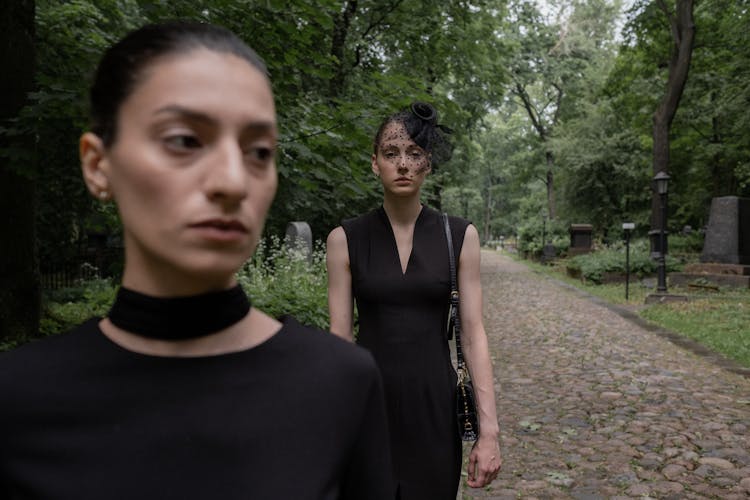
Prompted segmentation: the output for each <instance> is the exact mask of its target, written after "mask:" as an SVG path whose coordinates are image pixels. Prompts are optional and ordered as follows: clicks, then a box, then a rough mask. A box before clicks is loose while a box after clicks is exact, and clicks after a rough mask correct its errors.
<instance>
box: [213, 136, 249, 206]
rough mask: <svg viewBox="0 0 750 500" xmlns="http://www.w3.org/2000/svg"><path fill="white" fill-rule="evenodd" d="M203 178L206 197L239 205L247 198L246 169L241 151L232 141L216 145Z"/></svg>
mask: <svg viewBox="0 0 750 500" xmlns="http://www.w3.org/2000/svg"><path fill="white" fill-rule="evenodd" d="M214 153H215V154H213V155H211V158H207V161H208V162H209V165H208V169H207V171H206V177H205V191H206V196H208V197H209V198H210V199H212V200H217V201H221V202H223V203H228V204H233V203H239V202H240V201H242V200H243V199H245V197H246V196H247V175H248V172H247V169H246V167H245V163H244V159H243V153H242V149H241V148H240V146H239V144H237V143H236V142H234V143H233V141H226V143H221V144H218V145H217V147H216V150H215V152H214Z"/></svg>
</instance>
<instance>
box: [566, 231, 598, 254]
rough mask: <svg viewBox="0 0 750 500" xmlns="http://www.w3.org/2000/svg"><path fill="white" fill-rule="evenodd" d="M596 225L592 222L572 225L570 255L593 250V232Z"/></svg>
mask: <svg viewBox="0 0 750 500" xmlns="http://www.w3.org/2000/svg"><path fill="white" fill-rule="evenodd" d="M593 229H594V226H592V225H591V224H571V225H570V229H569V231H570V248H568V255H570V256H573V255H580V254H583V253H589V252H590V251H591V232H592V231H593Z"/></svg>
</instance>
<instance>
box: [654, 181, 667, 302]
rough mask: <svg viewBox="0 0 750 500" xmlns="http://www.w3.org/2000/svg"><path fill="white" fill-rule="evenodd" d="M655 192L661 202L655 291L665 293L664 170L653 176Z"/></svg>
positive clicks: (665, 226)
mask: <svg viewBox="0 0 750 500" xmlns="http://www.w3.org/2000/svg"><path fill="white" fill-rule="evenodd" d="M654 185H655V186H656V192H657V193H659V201H660V204H661V214H660V215H661V224H660V226H661V227H660V228H659V268H658V275H657V280H658V281H657V284H656V291H657V293H667V260H666V258H667V255H666V254H667V191H668V187H669V174H667V173H666V172H664V171H660V172H658V173H657V174H656V175H655V176H654Z"/></svg>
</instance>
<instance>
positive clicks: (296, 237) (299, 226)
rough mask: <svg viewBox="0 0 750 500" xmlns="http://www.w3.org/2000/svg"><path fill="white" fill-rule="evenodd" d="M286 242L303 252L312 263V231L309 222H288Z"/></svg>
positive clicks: (290, 246)
mask: <svg viewBox="0 0 750 500" xmlns="http://www.w3.org/2000/svg"><path fill="white" fill-rule="evenodd" d="M284 244H286V246H287V247H289V248H293V249H295V250H298V251H300V252H302V254H303V255H304V256H305V257H306V258H307V261H308V262H310V263H312V245H313V243H312V231H311V230H310V225H309V224H308V223H307V222H303V221H295V222H290V223H289V224H287V226H286V235H285V237H284Z"/></svg>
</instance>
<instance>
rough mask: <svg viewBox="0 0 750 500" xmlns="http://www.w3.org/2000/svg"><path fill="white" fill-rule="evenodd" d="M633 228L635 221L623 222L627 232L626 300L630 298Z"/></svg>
mask: <svg viewBox="0 0 750 500" xmlns="http://www.w3.org/2000/svg"><path fill="white" fill-rule="evenodd" d="M633 229H635V223H633V222H623V223H622V230H623V232H624V233H625V300H628V289H629V288H630V232H631V231H632V230H633Z"/></svg>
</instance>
